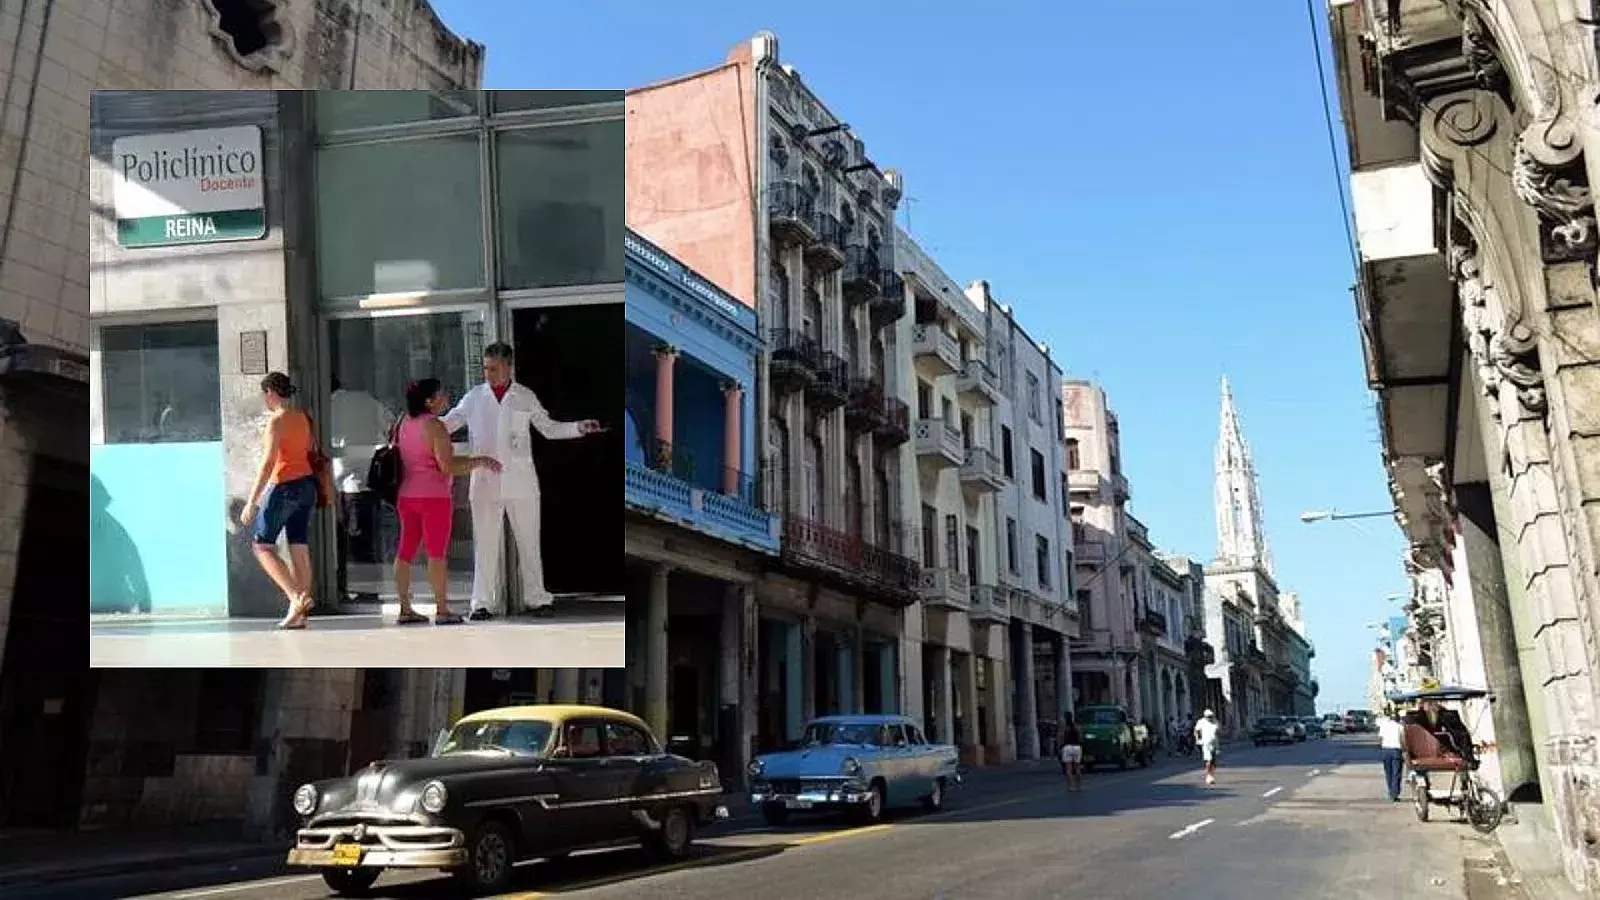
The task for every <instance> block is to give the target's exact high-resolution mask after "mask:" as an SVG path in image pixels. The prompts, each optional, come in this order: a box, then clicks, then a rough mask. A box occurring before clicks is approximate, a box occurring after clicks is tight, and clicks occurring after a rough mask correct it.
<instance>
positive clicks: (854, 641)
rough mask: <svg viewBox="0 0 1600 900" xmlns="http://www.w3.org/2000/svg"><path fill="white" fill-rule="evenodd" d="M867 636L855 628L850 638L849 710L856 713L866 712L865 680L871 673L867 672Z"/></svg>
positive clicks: (858, 628) (858, 626) (859, 628)
mask: <svg viewBox="0 0 1600 900" xmlns="http://www.w3.org/2000/svg"><path fill="white" fill-rule="evenodd" d="M866 639H867V636H866V634H865V633H864V632H863V631H862V630H861V626H860V625H857V626H856V632H855V634H854V635H852V636H851V638H850V651H851V652H850V687H851V691H850V695H851V696H850V703H851V706H850V708H851V709H852V710H854V711H855V712H858V713H863V712H866V711H867V679H868V678H871V677H872V676H873V673H871V672H868V671H867V657H866V653H867V643H866Z"/></svg>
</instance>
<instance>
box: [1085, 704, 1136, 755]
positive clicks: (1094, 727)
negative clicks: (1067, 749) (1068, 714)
mask: <svg viewBox="0 0 1600 900" xmlns="http://www.w3.org/2000/svg"><path fill="white" fill-rule="evenodd" d="M1077 721H1078V730H1079V731H1081V732H1082V733H1083V767H1084V768H1085V769H1089V768H1091V767H1093V766H1117V767H1118V768H1123V769H1126V768H1127V767H1128V763H1131V762H1136V763H1138V764H1139V765H1141V766H1148V765H1150V734H1149V729H1148V728H1146V727H1145V726H1144V724H1143V723H1140V722H1134V721H1133V720H1132V719H1131V718H1129V716H1128V711H1127V710H1126V709H1124V708H1122V707H1120V706H1110V705H1107V706H1085V707H1081V708H1079V709H1078V712H1077Z"/></svg>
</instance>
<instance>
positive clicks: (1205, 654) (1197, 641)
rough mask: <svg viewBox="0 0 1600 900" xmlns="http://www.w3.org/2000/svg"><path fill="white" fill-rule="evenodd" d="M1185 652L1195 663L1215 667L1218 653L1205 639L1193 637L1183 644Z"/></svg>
mask: <svg viewBox="0 0 1600 900" xmlns="http://www.w3.org/2000/svg"><path fill="white" fill-rule="evenodd" d="M1183 652H1184V653H1185V654H1187V655H1188V657H1189V659H1190V660H1192V661H1193V662H1196V663H1199V664H1200V665H1202V666H1209V665H1214V664H1215V663H1216V661H1217V651H1216V650H1214V649H1212V647H1211V645H1210V644H1208V643H1206V641H1205V640H1204V639H1203V638H1198V637H1191V638H1189V639H1188V640H1186V641H1184V642H1183Z"/></svg>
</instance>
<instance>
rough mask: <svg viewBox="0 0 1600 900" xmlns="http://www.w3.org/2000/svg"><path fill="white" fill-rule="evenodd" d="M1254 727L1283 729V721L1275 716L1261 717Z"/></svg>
mask: <svg viewBox="0 0 1600 900" xmlns="http://www.w3.org/2000/svg"><path fill="white" fill-rule="evenodd" d="M1256 726H1257V727H1259V728H1281V727H1283V720H1282V719H1280V718H1278V717H1277V716H1262V717H1261V718H1259V719H1257V720H1256Z"/></svg>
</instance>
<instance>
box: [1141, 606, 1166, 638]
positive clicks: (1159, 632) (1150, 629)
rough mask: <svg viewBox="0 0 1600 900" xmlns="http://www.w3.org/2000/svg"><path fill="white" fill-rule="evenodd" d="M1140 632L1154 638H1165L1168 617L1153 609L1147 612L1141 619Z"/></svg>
mask: <svg viewBox="0 0 1600 900" xmlns="http://www.w3.org/2000/svg"><path fill="white" fill-rule="evenodd" d="M1139 630H1140V631H1142V632H1144V633H1145V634H1148V635H1152V636H1154V637H1165V636H1166V634H1167V616H1166V614H1165V613H1159V612H1156V611H1155V610H1153V609H1147V610H1145V613H1144V615H1143V616H1141V617H1140V618H1139Z"/></svg>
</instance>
